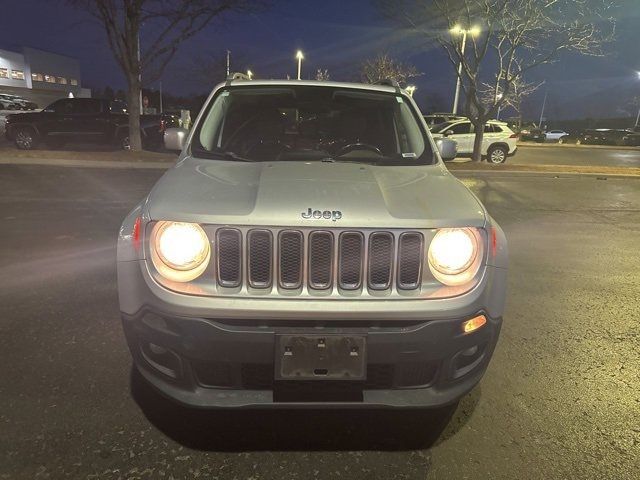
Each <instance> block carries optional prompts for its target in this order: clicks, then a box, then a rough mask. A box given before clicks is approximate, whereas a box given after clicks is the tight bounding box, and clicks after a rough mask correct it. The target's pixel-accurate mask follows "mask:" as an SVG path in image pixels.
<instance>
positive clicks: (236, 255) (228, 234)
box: [216, 228, 242, 287]
mask: <svg viewBox="0 0 640 480" xmlns="http://www.w3.org/2000/svg"><path fill="white" fill-rule="evenodd" d="M216 237H217V242H216V246H217V250H216V258H217V259H218V283H219V284H220V285H222V286H223V287H238V286H240V283H241V282H242V234H241V233H240V231H239V230H235V229H232V228H221V229H220V230H218V233H217V235H216Z"/></svg>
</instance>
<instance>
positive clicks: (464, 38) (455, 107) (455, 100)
mask: <svg viewBox="0 0 640 480" xmlns="http://www.w3.org/2000/svg"><path fill="white" fill-rule="evenodd" d="M466 45H467V31H466V30H462V45H461V51H462V58H464V48H465V47H466ZM462 58H461V59H460V64H459V65H458V78H457V80H456V95H455V97H454V98H453V112H452V113H454V114H456V113H458V98H459V97H460V77H461V76H462Z"/></svg>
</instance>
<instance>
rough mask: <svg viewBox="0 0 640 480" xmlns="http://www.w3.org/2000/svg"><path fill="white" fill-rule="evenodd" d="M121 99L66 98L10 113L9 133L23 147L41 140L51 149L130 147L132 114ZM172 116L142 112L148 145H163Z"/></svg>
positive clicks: (35, 144)
mask: <svg viewBox="0 0 640 480" xmlns="http://www.w3.org/2000/svg"><path fill="white" fill-rule="evenodd" d="M126 112H127V110H126V105H125V104H124V103H123V102H120V101H117V100H115V101H114V100H101V99H97V98H63V99H60V100H57V101H55V102H53V103H52V104H51V105H49V106H48V107H47V108H45V109H44V110H42V111H41V112H35V113H18V114H11V115H7V118H6V124H5V136H6V138H7V140H9V141H12V142H14V143H15V145H16V147H18V148H19V149H21V150H31V149H33V148H36V147H37V146H38V144H39V143H40V142H43V143H44V144H45V145H47V146H48V147H51V148H60V147H62V146H63V145H64V144H66V143H102V144H111V145H115V146H118V147H120V148H123V149H129V117H128V115H127V113H126ZM171 122H172V119H171V117H170V116H166V117H165V116H162V115H142V116H141V117H140V130H141V133H142V144H143V146H144V147H145V148H153V147H157V146H160V145H161V143H162V137H163V134H164V130H165V129H166V128H167V127H169V126H172V125H171Z"/></svg>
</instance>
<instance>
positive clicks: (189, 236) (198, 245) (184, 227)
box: [150, 222, 211, 282]
mask: <svg viewBox="0 0 640 480" xmlns="http://www.w3.org/2000/svg"><path fill="white" fill-rule="evenodd" d="M150 243H151V245H150V246H151V261H152V262H153V265H154V267H156V270H158V272H159V273H160V274H161V275H162V276H163V277H165V278H167V279H169V280H173V281H176V282H189V281H191V280H193V279H195V278H197V277H199V276H200V275H202V273H203V272H204V270H205V269H206V268H207V265H208V263H209V258H210V256H211V248H210V246H209V238H208V237H207V234H206V233H205V232H204V230H203V229H202V227H201V226H200V225H198V224H196V223H184V222H158V223H156V224H155V225H154V227H153V230H152V231H151V239H150Z"/></svg>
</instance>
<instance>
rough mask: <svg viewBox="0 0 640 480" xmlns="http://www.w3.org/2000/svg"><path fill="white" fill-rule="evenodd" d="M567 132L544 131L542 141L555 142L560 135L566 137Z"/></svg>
mask: <svg viewBox="0 0 640 480" xmlns="http://www.w3.org/2000/svg"><path fill="white" fill-rule="evenodd" d="M568 135H569V134H568V133H567V132H565V131H564V130H549V131H548V132H544V141H547V142H557V141H558V140H560V139H561V138H562V137H566V136H568Z"/></svg>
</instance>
